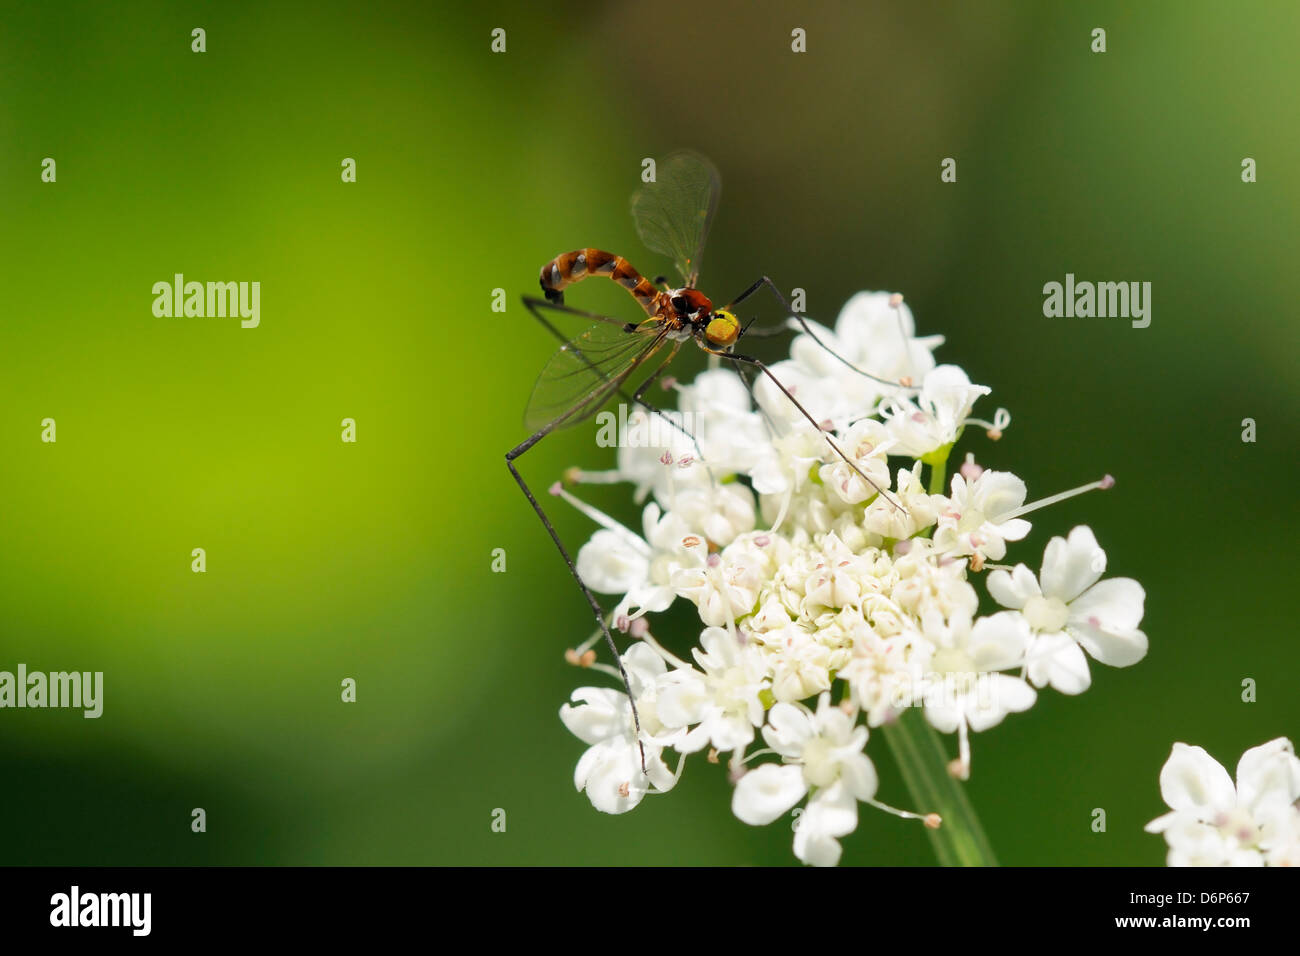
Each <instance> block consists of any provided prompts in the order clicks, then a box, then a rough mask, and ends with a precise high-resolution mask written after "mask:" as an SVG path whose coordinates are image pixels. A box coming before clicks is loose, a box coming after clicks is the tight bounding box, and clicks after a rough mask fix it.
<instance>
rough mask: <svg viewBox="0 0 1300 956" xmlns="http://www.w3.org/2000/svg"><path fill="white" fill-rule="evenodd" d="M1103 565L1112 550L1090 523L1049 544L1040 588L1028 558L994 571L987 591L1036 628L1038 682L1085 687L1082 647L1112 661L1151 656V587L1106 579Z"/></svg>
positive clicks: (1031, 655) (1032, 666)
mask: <svg viewBox="0 0 1300 956" xmlns="http://www.w3.org/2000/svg"><path fill="white" fill-rule="evenodd" d="M1105 570H1106V552H1105V551H1103V550H1102V549H1101V548H1100V547H1099V546H1098V544H1097V539H1096V537H1095V536H1094V535H1093V533H1092V531H1091V529H1089V528H1087V527H1085V526H1083V525H1080V526H1079V527H1077V528H1075V529H1074V530H1073V531H1071V532H1070V536H1069V538H1053V539H1052V540H1051V541H1049V542H1048V543H1047V550H1046V551H1045V552H1044V553H1043V570H1042V575H1041V578H1042V584H1041V586H1040V585H1039V579H1038V578H1035V577H1034V573H1033V572H1032V571H1030V570H1029V568H1027V567H1025V565H1023V564H1018V565H1016V566H1015V568H1014V569H1012V570H1011V571H1010V572H1007V571H994V572H992V573H991V574H990V575H989V577H988V589H989V594H991V595H992V596H993V598H994V600H996V601H997V602H998V603H999V604H1001V605H1002V606H1003V607H1009V608H1014V609H1015V610H1018V611H1020V612H1021V613H1022V614H1023V615H1024V617H1025V620H1026V621H1027V622H1028V624H1029V627H1030V630H1031V631H1033V633H1034V638H1033V643H1032V645H1031V646H1030V649H1029V652H1028V654H1027V655H1026V663H1027V665H1028V674H1029V679H1030V681H1032V682H1033V684H1034V686H1035V687H1043V686H1045V685H1048V684H1050V685H1051V686H1052V687H1055V688H1056V689H1057V690H1059V691H1060V692H1061V693H1063V694H1079V693H1082V692H1083V691H1085V690H1087V689H1088V685H1089V684H1090V683H1091V682H1092V678H1091V675H1090V674H1089V673H1088V662H1087V660H1086V659H1085V658H1084V656H1083V650H1086V651H1087V652H1088V653H1089V654H1091V655H1092V656H1093V657H1095V658H1096V659H1097V660H1099V661H1101V662H1102V663H1103V664H1109V665H1111V666H1112V667H1128V666H1129V665H1130V664H1136V663H1137V662H1138V661H1140V660H1141V659H1142V658H1143V657H1144V656H1146V652H1147V636H1146V635H1145V634H1143V633H1142V631H1140V630H1138V624H1140V623H1141V621H1142V610H1143V602H1144V600H1145V597H1146V592H1144V591H1143V590H1142V585H1140V584H1138V583H1137V582H1136V581H1134V580H1133V579H1131V578H1112V579H1110V580H1108V581H1102V580H1101V576H1102V574H1103V573H1104V572H1105ZM1080 648H1082V649H1083V650H1081V649H1080Z"/></svg>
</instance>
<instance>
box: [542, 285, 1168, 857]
mask: <svg viewBox="0 0 1300 956" xmlns="http://www.w3.org/2000/svg"><path fill="white" fill-rule="evenodd" d="M792 322H793V320H792ZM810 325H811V328H812V331H813V334H812V335H810V334H799V335H797V336H796V337H795V338H794V340H793V341H792V343H791V347H790V358H789V359H788V360H785V361H782V362H779V363H777V364H775V365H774V366H773V367H772V372H773V374H774V376H775V378H776V379H777V380H778V381H780V382H781V383H782V385H784V386H785V387H786V389H788V390H789V391H790V392H791V393H792V394H794V395H796V396H797V398H798V401H799V403H800V404H802V405H803V406H804V408H806V409H807V410H808V411H809V413H810V414H811V416H812V417H813V419H814V420H815V421H817V422H819V423H821V428H820V429H819V428H816V427H814V426H813V425H811V424H810V423H809V422H808V420H807V419H806V418H805V417H804V416H803V415H802V414H801V413H799V411H798V409H797V408H795V407H794V405H793V403H792V402H791V400H790V398H789V397H788V396H787V395H785V394H783V393H782V391H781V390H780V389H779V388H777V387H776V386H775V385H773V384H772V383H771V382H770V381H769V380H768V379H767V378H765V377H761V378H760V380H759V382H758V384H757V385H756V386H755V387H754V389H753V390H752V391H751V389H750V388H749V387H747V384H746V381H745V380H744V379H742V378H741V376H739V375H738V374H737V373H735V372H733V371H731V370H729V369H725V368H718V367H714V368H711V369H709V370H708V371H706V372H704V373H702V374H701V375H700V376H699V377H698V378H697V379H696V380H695V381H694V382H693V383H691V384H681V383H677V384H675V385H674V387H675V389H676V391H677V393H678V407H679V411H676V412H667V413H665V414H666V415H667V417H668V418H669V419H670V420H672V421H673V422H675V423H677V424H683V423H686V422H689V423H690V425H691V435H689V436H688V435H687V434H686V433H685V430H684V429H683V430H678V429H675V428H668V429H663V428H660V429H658V430H657V431H658V432H659V434H660V435H661V436H662V438H663V440H662V441H661V442H659V443H657V444H656V443H653V442H644V441H627V442H625V443H624V444H623V446H622V447H620V450H619V455H618V463H617V468H616V469H615V470H613V471H610V472H597V473H593V472H583V471H577V470H574V471H572V472H570V474H569V477H570V479H571V481H570V485H572V484H581V483H583V482H599V483H609V482H617V481H623V482H627V483H629V484H630V485H631V486H632V488H633V495H634V500H635V501H636V502H637V503H638V504H640V505H641V506H642V516H641V527H640V529H639V530H633V529H630V528H627V527H625V526H623V525H622V524H620V523H619V522H617V521H615V520H614V519H613V518H611V517H609V516H608V515H606V514H604V513H602V512H600V511H597V510H596V509H594V508H592V507H591V506H590V505H588V504H586V503H585V502H584V501H583V500H582V499H581V498H580V497H579V496H577V495H575V494H572V493H571V492H570V491H569V490H567V489H565V488H562V487H560V486H558V485H557V486H556V487H555V488H554V489H553V492H554V493H556V494H558V495H560V496H562V497H563V498H564V499H565V500H566V501H568V502H569V503H570V504H572V505H573V506H574V507H576V508H578V509H579V510H581V511H582V512H583V513H585V514H586V515H588V516H589V517H590V518H591V519H592V520H593V521H594V522H595V523H596V525H597V526H598V527H597V530H595V532H594V534H593V535H592V537H591V539H590V540H589V541H588V542H587V543H586V544H585V545H584V546H583V548H582V549H581V551H580V552H579V554H578V559H577V565H578V569H579V573H580V574H581V576H582V578H583V580H584V581H586V583H587V584H588V585H589V586H590V587H591V588H592V589H593V590H595V591H598V592H601V593H605V594H610V595H613V596H614V597H615V599H616V600H617V605H616V607H615V610H614V613H613V615H612V620H613V622H614V624H615V625H616V626H617V627H618V628H619V629H620V630H623V631H626V632H629V633H631V634H632V635H633V636H634V637H637V638H639V641H638V642H636V643H634V644H633V645H632V647H631V648H630V649H629V650H628V652H627V654H626V655H625V664H626V667H627V670H628V673H629V676H630V680H631V682H632V688H633V693H634V695H635V697H636V707H637V712H638V714H639V715H640V721H641V739H640V741H639V742H638V741H637V740H636V738H635V736H634V731H633V729H632V722H631V717H630V714H631V702H630V701H628V699H627V696H626V695H625V694H623V693H622V692H621V691H616V690H612V689H598V688H593V687H583V688H580V689H579V690H577V691H575V693H574V695H573V699H572V701H571V702H570V703H568V704H565V705H564V707H563V709H562V710H561V716H562V718H563V720H564V722H565V724H566V726H568V727H569V728H570V729H571V730H572V731H573V732H574V733H575V734H577V735H578V736H579V737H580V738H581V739H582V740H583V741H584V742H585V743H586V744H587V745H588V747H589V749H588V750H587V751H586V753H585V754H584V755H583V756H582V758H581V759H580V760H579V763H578V768H577V773H576V774H575V783H576V785H577V787H578V788H579V789H581V790H585V791H586V793H587V795H588V797H589V798H590V799H591V801H592V803H593V805H594V806H595V807H596V808H597V809H599V810H602V811H604V812H607V813H622V812H625V811H627V810H631V809H632V808H633V807H635V806H637V804H638V803H639V802H640V801H641V799H642V798H643V797H644V796H646V795H648V794H653V793H662V792H664V791H667V790H669V789H671V787H672V786H673V785H674V784H675V783H676V781H677V780H678V779H679V778H680V776H681V773H682V771H683V769H684V766H685V762H686V758H687V757H688V756H689V755H691V754H695V753H701V752H704V753H706V754H707V755H708V760H709V762H712V763H717V762H720V760H721V757H722V755H727V759H726V764H727V767H728V770H729V773H730V778H731V780H732V781H733V782H734V784H735V791H734V796H733V800H732V809H733V811H734V812H735V814H736V816H737V817H738V818H739V819H740V820H742V821H744V822H745V823H748V824H751V825H755V826H761V825H765V824H769V823H773V822H775V821H776V820H777V819H778V818H780V817H781V816H783V815H784V814H786V813H795V814H798V817H797V825H796V827H795V839H794V852H795V855H796V856H797V857H798V858H799V859H800V860H803V861H804V862H806V863H811V864H816V865H831V864H835V863H837V862H838V861H839V858H840V854H841V849H840V844H839V839H840V838H842V837H844V836H846V835H847V834H849V833H851V832H852V831H853V830H854V829H855V828H856V826H857V821H858V804H859V803H867V804H869V805H871V806H875V807H878V808H882V809H890V808H887V807H885V806H884V805H883V804H880V803H878V802H877V801H876V799H875V792H876V772H875V767H874V765H873V763H872V760H871V758H870V757H868V755H867V753H866V748H867V746H868V741H869V740H872V739H874V735H873V734H872V733H871V730H872V729H873V728H876V727H879V726H881V725H882V724H887V723H890V722H892V721H894V720H896V719H897V718H898V717H899V716H900V715H901V714H903V713H904V712H905V711H906V710H908V709H909V708H916V709H918V710H920V711H921V712H922V713H924V715H925V718H926V720H928V721H929V723H930V724H931V725H932V726H933V727H935V728H936V729H937V730H939V731H940V732H943V733H953V734H956V736H957V752H958V755H959V756H958V759H957V760H956V761H954V763H953V765H952V768H951V771H952V772H953V773H954V775H956V776H958V777H962V778H964V777H967V776H969V774H970V772H971V748H970V735H971V734H972V733H978V732H982V731H985V730H988V729H990V728H992V727H994V726H996V725H997V724H999V723H1001V722H1002V721H1003V720H1004V719H1005V718H1007V717H1008V715H1011V714H1019V713H1022V712H1024V711H1026V710H1028V709H1029V708H1030V707H1032V706H1033V704H1034V702H1035V700H1036V699H1037V694H1038V691H1039V690H1042V689H1044V688H1052V689H1054V690H1056V691H1058V692H1061V693H1065V694H1078V693H1081V692H1082V691H1084V690H1086V689H1087V688H1088V686H1089V684H1090V682H1091V673H1090V671H1089V665H1088V658H1089V657H1091V658H1092V659H1093V660H1094V661H1098V662H1100V663H1103V664H1107V665H1110V666H1115V667H1125V666H1128V665H1130V664H1134V663H1136V662H1137V661H1139V660H1141V658H1142V657H1143V656H1144V655H1145V654H1146V649H1147V639H1146V635H1145V634H1143V633H1142V631H1141V630H1139V625H1140V624H1141V620H1142V613H1143V602H1144V599H1145V595H1144V593H1143V590H1142V587H1141V585H1139V584H1138V583H1137V582H1136V581H1133V580H1131V579H1128V578H1111V579H1106V578H1104V574H1105V570H1106V554H1105V552H1104V551H1103V550H1102V548H1101V546H1100V545H1099V544H1098V542H1097V539H1096V536H1095V535H1094V534H1093V532H1092V531H1091V530H1090V529H1088V528H1086V527H1077V528H1074V529H1073V530H1070V531H1069V532H1068V534H1067V535H1066V536H1064V537H1054V538H1052V539H1051V541H1050V542H1049V543H1048V545H1047V550H1046V553H1045V554H1044V555H1043V560H1042V563H1041V565H1040V566H1039V568H1038V569H1037V570H1036V571H1035V570H1034V569H1031V568H1030V567H1029V566H1027V565H1025V564H1015V565H1011V564H1001V563H999V562H1002V561H1003V560H1004V559H1005V558H1006V555H1007V554H1008V552H1009V551H1010V550H1011V549H1012V548H1014V547H1015V545H1016V542H1019V541H1021V540H1023V539H1024V538H1025V536H1026V535H1027V534H1028V533H1029V531H1030V527H1031V526H1030V522H1029V520H1028V519H1027V516H1028V515H1029V514H1031V513H1032V512H1034V511H1036V510H1037V509H1038V508H1040V507H1042V506H1044V505H1047V504H1051V503H1054V502H1055V501H1059V500H1061V499H1063V498H1066V497H1069V496H1071V495H1074V494H1079V493H1081V492H1084V491H1089V490H1092V489H1095V488H1109V487H1110V486H1111V485H1112V484H1113V480H1112V479H1111V478H1109V476H1107V477H1106V478H1104V479H1102V480H1100V481H1095V482H1092V483H1090V484H1086V485H1084V486H1082V487H1081V488H1076V489H1073V490H1071V491H1067V492H1063V493H1060V494H1056V495H1052V496H1050V497H1048V498H1045V499H1043V500H1040V501H1036V502H1031V503H1026V502H1027V499H1028V498H1029V494H1028V489H1027V488H1026V486H1025V483H1024V481H1023V480H1021V479H1020V478H1019V477H1017V476H1016V475H1015V474H1013V473H1011V472H1010V471H1004V470H986V469H984V468H982V467H981V466H979V465H978V464H976V463H975V461H974V457H973V455H972V454H967V455H966V461H965V463H964V464H963V465H962V466H961V467H960V469H957V470H955V471H954V473H952V474H951V475H949V473H948V467H947V466H948V461H949V458H950V456H951V454H952V452H953V450H954V447H955V446H956V445H957V444H958V442H959V441H960V440H961V439H962V437H963V435H964V434H965V432H966V431H967V430H968V426H976V428H977V430H983V431H984V432H986V433H987V434H988V436H989V437H990V438H992V439H995V440H996V439H998V438H1000V437H1001V435H1002V432H1003V431H1004V430H1005V429H1006V428H1007V426H1008V425H1009V424H1010V416H1009V415H1008V414H1007V412H1006V411H1005V410H1004V409H997V410H996V412H995V414H994V415H993V416H992V421H988V420H984V419H980V418H976V417H974V415H975V407H976V405H977V404H978V403H979V402H980V401H981V400H982V399H984V398H985V397H986V396H987V395H988V394H989V392H990V390H989V389H988V388H987V387H985V386H981V385H974V384H972V383H971V380H970V377H969V376H968V375H967V374H966V372H965V371H963V370H962V369H961V368H958V367H957V366H955V365H939V364H936V362H935V359H934V356H933V351H934V349H935V348H936V347H937V346H938V345H940V344H941V343H942V338H940V337H929V338H918V337H917V336H916V330H915V325H914V323H913V320H912V316H911V313H910V311H909V310H908V309H907V307H906V306H905V305H904V304H903V302H902V297H901V296H898V295H892V296H891V295H888V294H886V293H861V294H859V295H857V296H854V297H853V298H852V299H851V300H850V301H849V302H848V304H847V305H846V306H845V307H844V309H843V311H842V312H841V313H840V316H839V319H838V321H837V322H836V325H835V328H834V329H833V330H832V329H828V328H824V327H822V326H818V325H814V324H811V323H810ZM792 327H794V326H792ZM799 328H802V326H799ZM830 349H834V350H835V353H834V354H832V352H831V351H830ZM863 372H867V373H870V375H864V374H862V373H863ZM881 380H884V381H881ZM889 382H898V383H899V384H897V385H891V384H889ZM637 414H641V413H636V414H634V416H633V420H632V428H631V430H635V429H636V428H638V427H641V428H644V415H642V417H641V418H640V419H637V418H636V415H637ZM832 443H833V444H832ZM836 449H838V450H839V452H837V451H836ZM840 453H842V457H841V454H840ZM846 459H847V460H846ZM647 498H649V500H646V499H647ZM980 583H982V585H983V588H984V590H986V591H987V592H988V595H989V596H990V597H991V598H992V601H986V602H985V603H986V604H988V605H990V606H991V605H992V603H993V602H996V603H997V604H999V605H1001V609H1000V610H997V611H995V612H994V613H991V614H987V615H981V614H980V603H981V598H980V592H979V590H978V589H977V587H976V585H977V584H980ZM677 601H688V602H690V603H691V604H693V605H694V606H695V608H696V610H697V611H698V615H699V621H700V631H699V635H698V637H697V638H696V640H695V642H694V643H695V647H694V649H693V650H692V652H691V654H690V655H689V657H690V659H689V660H684V659H682V658H680V657H678V656H676V655H674V654H673V653H671V652H669V651H668V650H667V649H666V648H664V647H663V646H662V645H661V644H660V642H659V641H658V640H657V639H656V638H655V636H654V634H653V633H652V629H651V626H650V618H649V616H650V615H652V614H656V613H659V612H662V611H664V610H666V609H667V608H668V607H669V606H671V605H672V604H673V603H674V602H677ZM594 640H595V638H594V637H593V639H592V641H589V642H588V643H587V644H586V645H584V646H582V647H580V648H579V649H578V650H577V651H575V652H574V653H573V655H572V656H573V659H574V660H578V661H583V662H585V663H590V661H591V658H592V652H590V651H589V648H590V647H591V644H592V643H593V642H594ZM592 666H593V667H594V668H596V669H599V670H602V671H604V672H606V673H609V674H612V675H614V676H617V671H616V670H615V669H614V668H612V667H611V666H609V665H605V664H594V665H592ZM638 743H639V744H640V745H641V746H643V747H644V750H645V763H644V769H643V764H642V759H641V756H640V753H639V748H638ZM673 752H675V753H676V755H677V760H676V767H675V768H674V769H672V770H670V769H669V760H670V759H671V756H672V753H673ZM916 809H917V810H920V811H922V814H925V813H926V812H927V811H928V810H931V809H933V808H926V807H918V808H916ZM892 812H894V813H896V814H898V815H901V816H905V817H918V818H923V819H926V820H927V823H928V824H929V825H931V826H934V825H936V824H938V823H939V821H938V820H937V819H936V818H934V817H933V815H929V816H928V817H922V816H921V814H915V813H905V812H903V811H892Z"/></svg>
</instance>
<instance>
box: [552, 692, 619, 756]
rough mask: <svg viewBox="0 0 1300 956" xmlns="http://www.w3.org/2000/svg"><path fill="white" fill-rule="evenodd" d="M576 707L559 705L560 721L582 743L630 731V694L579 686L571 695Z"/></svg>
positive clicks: (593, 741)
mask: <svg viewBox="0 0 1300 956" xmlns="http://www.w3.org/2000/svg"><path fill="white" fill-rule="evenodd" d="M570 699H571V700H572V701H574V702H575V703H578V706H577V707H574V706H571V705H569V704H564V705H562V706H561V707H560V720H562V721H563V722H564V726H565V727H568V728H569V732H570V733H571V734H573V735H574V736H575V737H577V738H578V739H579V740H581V741H582V742H583V743H587V744H594V743H598V742H599V741H602V740H606V739H608V738H610V737H616V736H619V735H621V734H624V733H630V729H629V728H630V721H631V717H632V712H631V710H630V709H629V708H628V704H627V694H624V693H623V692H622V691H616V690H610V689H609V688H608V687H579V688H578V689H577V690H575V691H574V692H573V695H572V697H571V698H570Z"/></svg>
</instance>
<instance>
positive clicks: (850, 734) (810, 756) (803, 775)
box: [731, 694, 877, 866]
mask: <svg viewBox="0 0 1300 956" xmlns="http://www.w3.org/2000/svg"><path fill="white" fill-rule="evenodd" d="M856 718H857V715H856V714H848V713H846V712H845V711H844V710H842V709H840V708H839V707H836V706H834V705H832V704H831V701H830V695H829V694H822V695H821V697H820V698H818V701H817V711H816V713H814V712H813V711H811V710H809V709H808V708H807V707H805V706H804V705H802V704H784V703H782V704H775V705H774V706H773V707H772V711H771V713H770V714H769V716H768V724H767V726H765V727H764V728H763V739H764V740H766V741H767V745H768V746H769V747H771V748H772V749H773V750H775V751H776V752H777V753H778V754H780V755H781V757H782V759H783V761H784V763H783V764H781V765H777V764H764V765H763V766H761V767H758V768H757V769H755V770H752V771H750V772H749V773H747V774H745V776H743V777H741V778H740V782H739V783H737V784H736V790H735V793H733V794H732V799H731V809H732V812H734V813H735V814H736V816H737V817H739V818H740V819H741V820H743V821H744V822H746V823H749V824H752V825H754V826H763V825H765V824H768V823H771V822H772V821H773V820H775V819H776V818H777V817H779V816H781V815H782V814H784V813H785V812H787V811H788V810H790V809H791V808H793V807H794V805H795V804H796V803H798V802H799V801H800V800H802V799H803V798H804V796H805V795H806V794H808V793H810V792H811V793H812V797H811V798H810V799H809V801H808V806H807V807H806V808H805V809H804V812H803V814H802V816H801V817H800V819H799V824H798V826H797V827H796V828H795V838H794V852H795V856H797V857H798V858H799V859H801V860H803V861H804V862H805V863H811V864H812V865H814V866H834V865H835V864H836V863H838V862H839V859H840V844H839V840H838V838H839V837H842V836H847V835H848V834H850V833H852V832H853V831H854V830H855V829H856V828H857V825H858V801H859V800H870V799H872V798H873V797H875V795H876V783H877V780H876V768H875V767H874V766H873V765H872V763H871V760H870V759H869V758H868V757H867V755H866V754H864V753H863V752H862V750H863V748H864V747H865V746H866V744H867V733H868V732H867V728H866V727H863V726H861V725H860V724H858V723H856Z"/></svg>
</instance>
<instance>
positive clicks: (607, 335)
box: [524, 322, 666, 431]
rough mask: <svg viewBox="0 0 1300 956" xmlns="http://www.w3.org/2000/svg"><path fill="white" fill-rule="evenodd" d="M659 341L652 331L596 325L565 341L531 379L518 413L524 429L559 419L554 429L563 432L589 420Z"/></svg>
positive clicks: (659, 336)
mask: <svg viewBox="0 0 1300 956" xmlns="http://www.w3.org/2000/svg"><path fill="white" fill-rule="evenodd" d="M665 338H666V336H665V333H664V332H662V331H659V330H656V329H653V328H652V329H649V330H647V331H644V332H628V331H625V330H624V329H623V328H622V327H620V326H617V325H607V324H606V323H604V322H601V323H597V324H596V325H593V326H592V327H591V328H589V329H588V330H587V331H586V332H583V333H582V334H581V335H579V336H577V337H576V338H574V339H571V340H569V341H568V342H566V343H565V344H564V345H562V346H561V347H560V349H559V351H557V352H556V353H555V354H554V355H552V356H551V359H550V361H549V362H547V363H546V367H545V368H543V369H542V374H541V375H539V376H537V384H535V385H534V386H533V394H532V396H531V397H530V398H529V399H528V408H527V409H526V410H525V411H524V425H525V427H527V428H528V429H529V430H530V431H537V430H538V429H540V428H543V427H545V426H546V425H549V424H551V423H552V422H554V421H555V420H556V419H558V418H561V417H563V418H564V421H563V422H561V423H560V425H559V426H557V427H560V428H568V427H569V426H570V425H576V424H578V423H579V422H581V421H584V420H585V419H587V418H589V417H591V416H592V415H594V414H595V413H596V412H597V411H599V410H600V407H601V406H602V405H604V404H605V400H606V399H607V398H609V396H610V394H611V393H613V392H614V391H615V390H617V389H618V387H619V386H620V385H622V384H623V382H624V381H626V380H627V378H628V376H630V375H631V374H632V373H633V372H634V371H636V369H637V368H638V367H639V366H640V365H641V364H642V363H643V362H644V361H645V360H646V359H648V358H649V357H650V356H651V355H653V354H654V353H655V352H657V351H658V350H659V346H661V345H662V344H663V342H664V339H665Z"/></svg>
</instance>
